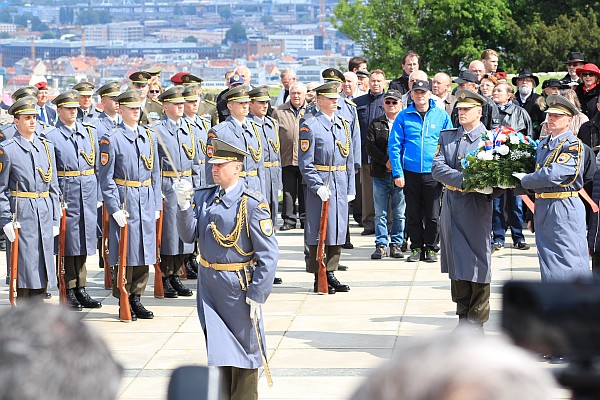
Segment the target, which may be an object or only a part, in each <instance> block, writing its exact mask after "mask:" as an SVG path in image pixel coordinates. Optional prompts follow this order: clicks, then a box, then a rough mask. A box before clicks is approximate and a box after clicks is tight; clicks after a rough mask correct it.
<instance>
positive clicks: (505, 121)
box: [498, 103, 533, 136]
mask: <svg viewBox="0 0 600 400" xmlns="http://www.w3.org/2000/svg"><path fill="white" fill-rule="evenodd" d="M498 109H499V111H500V126H510V127H511V128H513V129H514V130H515V131H517V132H521V133H522V134H523V135H527V136H531V135H532V133H533V129H532V126H531V118H530V117H529V114H527V111H525V109H524V108H523V107H520V106H518V105H516V104H515V103H508V106H507V107H506V109H504V110H502V109H501V108H500V107H499V108H498Z"/></svg>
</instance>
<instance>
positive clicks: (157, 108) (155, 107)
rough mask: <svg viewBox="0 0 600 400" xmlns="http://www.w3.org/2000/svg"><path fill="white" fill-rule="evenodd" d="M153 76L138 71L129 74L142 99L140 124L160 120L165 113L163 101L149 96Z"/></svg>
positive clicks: (133, 86) (133, 87) (132, 85)
mask: <svg viewBox="0 0 600 400" xmlns="http://www.w3.org/2000/svg"><path fill="white" fill-rule="evenodd" d="M150 78H152V75H150V74H149V73H148V72H145V71H137V72H134V73H133V74H131V75H129V80H130V81H131V88H132V89H135V90H138V91H139V95H140V99H142V114H141V116H140V124H142V125H150V124H151V123H152V121H158V120H159V119H160V118H161V117H162V115H163V106H162V103H161V102H160V101H159V100H157V99H151V98H149V97H148V80H149V79H150Z"/></svg>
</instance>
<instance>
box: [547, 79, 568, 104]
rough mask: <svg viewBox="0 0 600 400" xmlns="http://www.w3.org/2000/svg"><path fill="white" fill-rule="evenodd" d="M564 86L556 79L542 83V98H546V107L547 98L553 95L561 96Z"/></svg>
mask: <svg viewBox="0 0 600 400" xmlns="http://www.w3.org/2000/svg"><path fill="white" fill-rule="evenodd" d="M563 86H564V85H563V84H562V83H561V81H559V80H558V79H556V78H550V79H546V80H545V81H544V83H542V96H543V98H544V107H545V103H546V98H547V97H548V96H550V95H551V94H560V90H561V89H562V88H563Z"/></svg>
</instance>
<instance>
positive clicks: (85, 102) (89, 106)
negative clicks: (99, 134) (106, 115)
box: [73, 82, 100, 125]
mask: <svg viewBox="0 0 600 400" xmlns="http://www.w3.org/2000/svg"><path fill="white" fill-rule="evenodd" d="M94 87H95V86H94V85H93V84H91V83H90V82H79V83H78V84H76V85H75V86H73V90H77V91H78V92H79V108H78V109H77V120H78V121H80V122H86V123H89V124H94V125H95V124H96V122H97V121H96V120H97V119H98V116H99V115H100V111H98V110H96V109H95V108H94V104H93V103H92V95H93V94H94Z"/></svg>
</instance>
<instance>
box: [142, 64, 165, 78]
mask: <svg viewBox="0 0 600 400" xmlns="http://www.w3.org/2000/svg"><path fill="white" fill-rule="evenodd" d="M144 72H146V73H147V74H149V75H150V77H156V78H157V79H160V73H161V72H162V67H161V66H159V65H153V66H152V67H150V68H147V69H146V70H145V71H144Z"/></svg>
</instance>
